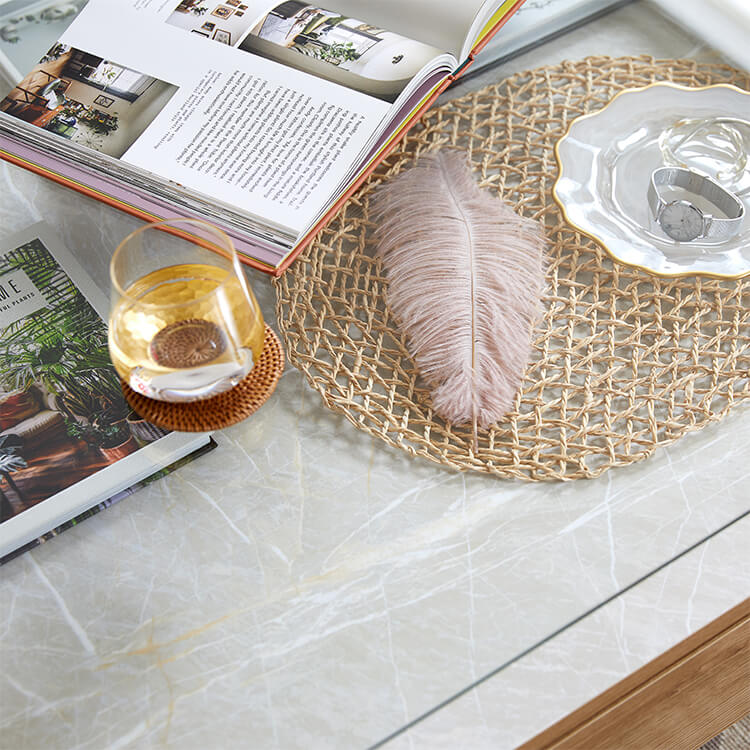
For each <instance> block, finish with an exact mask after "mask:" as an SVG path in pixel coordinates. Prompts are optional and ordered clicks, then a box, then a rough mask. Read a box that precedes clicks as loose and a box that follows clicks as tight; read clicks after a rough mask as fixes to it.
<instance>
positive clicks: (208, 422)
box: [120, 326, 284, 432]
mask: <svg viewBox="0 0 750 750" xmlns="http://www.w3.org/2000/svg"><path fill="white" fill-rule="evenodd" d="M282 372H284V350H283V349H282V348H281V342H280V341H279V338H278V336H277V335H276V334H275V333H274V332H273V331H272V330H271V329H270V328H269V327H268V326H266V331H265V337H264V339H263V351H262V352H261V354H260V359H259V360H258V361H257V362H256V363H255V365H254V367H253V369H252V370H250V372H249V373H248V374H247V376H246V377H245V378H244V379H243V380H241V381H240V382H239V383H238V384H237V385H236V386H235V387H234V388H232V390H230V391H226V392H225V393H220V394H219V395H218V396H214V397H213V398H209V399H206V400H205V401H193V402H191V403H187V404H173V403H169V402H167V401H156V400H155V399H153V398H147V397H146V396H144V395H143V394H141V393H136V392H135V391H134V390H132V389H131V388H130V386H128V385H127V384H126V383H125V382H124V381H122V380H121V381H120V387H121V388H122V392H123V395H124V396H125V400H126V401H127V402H128V403H129V404H130V407H131V408H132V409H133V410H134V411H135V412H137V413H138V414H140V415H141V416H142V417H143V418H144V419H147V420H148V421H149V422H151V423H152V424H155V425H157V427H162V428H164V429H166V430H178V431H180V432H210V431H212V430H221V429H222V428H224V427H229V426H230V425H233V424H236V423H237V422H241V421H242V420H243V419H246V418H247V417H249V416H250V415H251V414H253V412H256V411H257V410H258V409H260V407H261V406H263V404H265V403H266V401H267V400H268V397H269V396H270V395H271V394H272V393H273V391H274V389H275V388H276V383H278V382H279V378H280V377H281V373H282Z"/></svg>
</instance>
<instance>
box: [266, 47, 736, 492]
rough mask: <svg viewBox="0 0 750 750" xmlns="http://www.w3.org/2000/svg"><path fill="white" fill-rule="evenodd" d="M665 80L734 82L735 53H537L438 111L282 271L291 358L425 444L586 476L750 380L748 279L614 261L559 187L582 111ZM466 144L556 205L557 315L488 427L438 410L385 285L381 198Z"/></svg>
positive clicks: (551, 232) (411, 443)
mask: <svg viewBox="0 0 750 750" xmlns="http://www.w3.org/2000/svg"><path fill="white" fill-rule="evenodd" d="M656 81H673V82H675V83H677V84H682V85H684V86H706V85H710V84H716V83H731V84H734V85H735V86H738V87H741V88H744V89H750V74H747V73H742V72H740V71H737V70H734V69H732V68H730V67H728V66H724V65H708V64H701V63H696V62H693V61H689V60H658V61H657V60H654V59H653V58H649V57H639V58H616V59H615V58H609V57H591V58H587V59H585V60H582V61H579V62H565V63H562V64H560V65H556V66H549V67H544V68H538V69H536V70H531V71H527V72H524V73H520V74H518V75H515V76H513V77H511V78H509V79H506V80H505V81H503V82H502V83H500V84H497V85H495V86H490V87H488V88H485V89H482V90H481V91H477V92H475V93H472V94H469V95H467V96H464V97H462V98H460V99H456V100H453V101H450V102H448V103H447V104H445V105H444V106H441V107H438V108H435V109H432V110H430V111H428V112H427V114H426V115H425V117H424V118H423V120H422V122H421V123H420V124H419V125H418V126H415V127H414V128H412V130H410V131H409V132H408V133H407V135H406V137H405V138H404V140H403V141H402V142H401V143H400V144H399V145H398V146H397V147H396V148H395V149H394V151H393V152H392V153H391V154H390V155H389V156H388V158H387V159H385V160H384V161H383V163H382V164H381V165H379V167H378V169H377V170H376V171H375V172H374V174H373V175H372V176H371V177H370V179H369V180H368V182H366V183H365V184H364V185H363V186H362V188H361V189H360V190H359V191H358V192H357V193H356V195H355V196H353V197H352V198H351V199H350V200H349V201H348V202H347V204H346V205H345V206H344V207H343V208H342V210H341V211H340V212H339V214H338V215H337V216H336V217H335V218H334V219H333V221H331V222H330V224H329V225H328V226H327V227H326V228H325V229H324V230H323V231H321V232H320V233H319V234H318V236H317V238H316V240H315V241H314V242H313V243H312V244H311V245H310V247H308V248H307V249H306V250H305V251H304V252H303V253H302V254H301V255H300V257H299V258H298V259H297V260H296V262H295V263H294V264H293V265H292V267H291V268H290V269H289V270H288V271H287V272H286V273H285V274H284V275H283V276H282V277H281V278H280V279H277V280H275V282H274V283H275V287H276V294H277V312H278V321H279V327H280V332H281V335H282V337H283V339H284V342H285V345H286V349H287V356H288V357H289V361H290V362H291V363H292V364H294V365H295V366H296V367H298V368H299V369H300V370H301V371H302V372H303V373H304V374H305V376H306V378H307V380H308V381H309V383H310V385H311V386H312V387H313V388H314V389H316V390H317V391H318V392H319V393H320V395H321V397H322V398H323V401H324V403H325V404H326V406H328V407H329V408H330V409H332V410H334V411H337V412H340V413H341V414H343V415H344V416H345V417H346V418H347V419H348V420H349V421H350V422H352V424H354V425H355V426H357V427H358V428H360V429H362V430H364V431H365V432H367V433H369V434H370V435H372V436H374V437H376V438H378V439H380V440H383V441H385V442H386V443H388V444H390V445H392V446H396V447H398V448H401V449H402V450H405V451H407V452H408V453H409V454H410V455H413V456H422V457H424V458H427V459H429V460H431V461H435V462H437V463H439V464H442V465H444V466H450V467H454V468H457V469H471V470H476V471H480V472H485V473H489V474H493V475H495V476H499V477H507V478H521V479H530V480H538V479H576V478H582V477H595V476H598V475H599V474H601V473H602V472H603V471H605V470H606V469H608V468H610V467H612V466H624V465H626V464H629V463H632V462H633V461H637V460H640V459H643V458H645V457H646V456H649V455H650V454H651V453H652V452H653V451H654V450H655V449H656V448H657V447H658V446H660V445H667V444H668V443H671V442H673V441H674V440H677V439H678V438H679V437H681V436H682V435H684V434H686V433H687V432H690V431H692V430H696V429H699V428H700V427H703V426H704V425H706V424H708V423H710V422H712V421H715V420H717V419H720V418H721V417H722V416H724V415H725V414H726V413H727V412H728V411H729V409H730V408H731V407H732V406H733V405H735V404H737V403H738V402H740V401H742V400H746V399H748V398H750V385H749V383H748V370H749V369H750V279H745V280H740V281H726V280H725V281H722V280H717V279H706V278H697V277H688V278H681V279H663V278H658V277H656V276H651V275H647V274H646V273H644V272H642V271H639V270H638V269H635V268H630V267H627V266H623V265H619V264H616V263H614V262H613V261H612V260H611V259H610V257H609V256H608V255H607V253H606V252H605V251H604V250H603V249H602V248H601V247H600V246H599V245H598V244H597V243H596V242H595V241H594V240H591V239H589V238H588V237H585V236H584V235H582V234H581V233H580V232H578V231H576V230H575V229H574V228H573V227H571V226H569V225H568V224H567V223H566V222H565V220H564V217H563V216H562V214H561V212H560V209H559V208H558V206H557V205H556V204H555V202H554V200H553V199H552V196H551V188H552V185H553V184H554V182H555V179H556V176H557V166H556V161H555V156H554V145H555V143H556V141H557V140H558V139H559V138H560V137H561V136H562V135H563V134H564V133H565V131H566V130H567V128H568V125H569V123H570V122H571V120H573V119H574V118H575V117H578V116H579V115H581V114H584V113H586V112H592V111H596V110H598V109H601V108H602V107H603V106H605V105H606V104H607V103H608V102H609V101H610V100H611V99H612V97H613V96H614V95H615V94H616V93H617V92H619V91H622V90H623V89H625V88H634V87H639V86H645V85H647V84H649V83H653V82H656ZM441 148H456V149H461V150H463V151H465V152H466V153H468V154H469V156H470V158H471V160H472V162H473V166H474V173H475V176H476V178H477V180H478V181H479V184H480V185H481V186H482V187H483V188H486V189H488V190H491V191H494V192H496V193H497V194H498V195H500V196H501V197H502V198H504V199H505V200H506V201H508V202H509V203H510V204H511V205H512V206H513V207H514V208H515V209H516V210H517V211H518V212H519V213H521V214H522V215H524V216H528V217H531V218H534V219H538V220H539V221H541V222H542V223H543V225H544V227H545V232H546V235H547V238H548V241H549V248H548V255H549V271H548V275H547V289H546V291H545V295H544V299H543V303H544V309H545V313H544V317H543V319H542V321H541V322H540V324H539V325H538V327H537V328H536V330H535V331H534V351H533V354H532V358H531V362H530V364H529V367H528V368H527V371H526V374H525V378H524V381H523V383H522V386H521V390H520V392H519V393H518V395H517V398H516V403H515V408H514V409H513V411H512V412H511V413H510V414H508V415H507V417H506V419H505V420H504V421H503V422H502V423H500V424H498V425H497V426H496V427H495V428H493V429H490V430H488V431H486V432H483V433H481V434H480V436H479V445H478V449H477V450H476V451H474V450H473V447H472V436H471V430H470V428H469V427H465V426H456V425H452V424H450V423H447V422H446V421H445V420H443V419H441V418H440V417H438V416H437V415H435V414H434V413H433V411H432V404H431V401H430V394H429V391H428V389H427V388H426V386H425V385H424V383H423V382H422V381H421V379H420V378H419V373H418V372H417V370H416V368H415V367H414V364H413V362H412V360H411V358H410V357H409V354H408V352H407V350H406V346H405V341H404V337H403V336H402V335H401V333H400V332H399V330H398V327H397V325H396V323H395V321H394V320H393V318H392V316H391V313H390V311H389V310H388V309H387V307H386V306H385V304H384V302H383V289H384V287H385V285H386V284H387V281H386V279H385V278H384V275H383V272H382V269H381V264H380V261H379V260H378V259H377V258H375V257H374V254H373V242H372V229H373V227H374V224H373V221H372V219H371V218H370V216H369V199H370V196H371V194H372V191H373V189H374V188H375V187H376V186H377V185H378V184H379V183H380V182H382V181H384V180H387V179H388V177H390V176H392V175H395V174H398V173H399V172H401V171H402V170H404V169H407V168H408V167H410V166H411V165H412V164H413V162H414V160H415V158H416V157H417V156H418V155H419V154H420V153H422V152H424V151H430V150H433V149H441Z"/></svg>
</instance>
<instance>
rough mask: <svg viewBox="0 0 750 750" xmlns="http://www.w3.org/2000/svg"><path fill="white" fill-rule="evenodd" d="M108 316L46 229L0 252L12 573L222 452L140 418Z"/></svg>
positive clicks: (0, 389)
mask: <svg viewBox="0 0 750 750" xmlns="http://www.w3.org/2000/svg"><path fill="white" fill-rule="evenodd" d="M106 311H107V301H106V298H105V297H104V295H103V294H102V293H101V292H100V291H99V290H98V289H97V288H96V286H95V285H94V284H93V282H92V281H91V280H90V279H89V278H88V276H87V275H86V273H85V272H84V271H83V269H82V268H81V266H80V265H79V264H78V263H77V262H76V261H75V259H74V258H73V257H72V256H71V255H70V254H69V253H68V252H67V251H66V250H65V249H64V248H63V247H61V246H60V245H59V243H58V242H56V241H55V239H54V238H53V236H52V233H51V232H50V231H49V230H48V229H47V228H46V227H45V226H44V225H39V224H38V225H35V226H33V227H31V228H29V229H28V230H26V231H24V232H22V233H20V234H17V235H14V236H13V237H10V238H9V239H8V240H5V241H4V242H3V243H2V245H1V246H0V563H1V562H4V561H5V560H6V559H9V558H10V557H12V556H14V553H15V551H17V550H19V549H28V548H29V547H30V546H33V544H34V543H35V542H36V541H38V540H40V538H43V536H44V535H47V534H48V533H49V532H51V531H52V530H55V532H58V531H59V530H62V529H63V528H67V525H70V523H69V522H70V521H71V520H73V519H80V517H81V514H82V513H84V512H86V511H89V510H90V509H93V508H95V507H96V506H98V505H101V506H102V507H106V504H111V503H112V502H114V501H115V500H117V499H119V498H120V497H123V496H124V495H125V494H128V492H127V491H128V489H129V488H133V487H134V486H138V485H139V483H143V482H144V481H146V480H147V479H148V478H149V477H152V476H154V475H155V474H159V473H160V472H162V471H163V470H164V469H165V468H166V467H170V466H173V464H174V462H176V461H179V460H180V459H182V458H184V457H186V456H195V455H197V453H200V452H203V450H205V447H206V446H207V445H208V444H209V443H210V436H209V435H208V434H203V433H196V434H188V433H177V432H167V431H165V430H162V429H160V428H158V427H156V426H155V425H152V424H150V423H148V422H146V421H145V420H143V419H142V418H140V417H139V416H138V415H137V414H135V413H134V412H131V411H130V409H129V407H128V405H127V402H126V401H125V399H124V398H123V395H122V391H121V390H120V384H119V380H118V378H117V374H116V373H115V370H114V367H113V366H112V363H111V361H110V359H109V354H108V350H107V325H106V323H105V321H104V320H103V319H102V316H103V315H106ZM107 501H109V502H107Z"/></svg>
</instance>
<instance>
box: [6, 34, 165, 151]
mask: <svg viewBox="0 0 750 750" xmlns="http://www.w3.org/2000/svg"><path fill="white" fill-rule="evenodd" d="M176 91H177V86H174V85H172V84H170V83H167V82H166V81H160V80H158V79H157V78H152V77H151V76H148V75H145V74H143V73H141V72H139V71H136V70H130V69H129V68H125V67H123V66H121V65H118V64H117V63H116V62H113V61H111V60H105V59H103V58H101V57H97V56H96V55H92V54H89V53H88V52H84V51H83V50H79V49H75V48H73V47H69V46H66V45H64V44H56V45H55V46H54V47H52V49H50V50H49V52H48V53H47V54H46V55H45V56H44V57H43V58H42V60H41V61H40V62H39V64H38V65H36V66H35V67H34V68H33V69H32V70H31V72H30V73H29V74H28V75H27V76H26V77H25V78H24V79H23V80H22V81H21V82H20V83H19V84H18V86H16V87H15V88H14V89H13V90H12V91H11V92H10V93H9V94H8V96H7V97H6V98H5V99H4V100H3V101H2V102H0V111H2V112H5V113H7V114H9V115H13V116H14V117H17V118H18V119H19V120H24V121H25V122H28V123H31V124H32V125H36V126H37V127H39V128H43V129H44V130H46V131H48V132H50V133H55V134H56V135H58V136H60V137H62V138H67V139H68V140H70V141H72V142H74V143H77V144H79V145H82V146H87V147H89V148H93V149H95V150H96V151H101V152H102V153H104V154H108V155H109V156H114V157H120V156H122V155H123V154H124V153H125V152H126V151H127V150H128V148H129V147H130V146H131V145H132V143H133V142H134V141H135V140H136V138H138V136H140V135H141V133H143V131H144V130H145V129H146V128H147V127H148V126H149V125H150V124H151V122H152V121H153V120H154V118H155V117H156V116H157V115H158V114H159V112H161V110H162V109H163V108H164V106H165V104H166V103H167V102H168V101H169V99H170V98H171V97H172V96H173V95H174V93H175V92H176Z"/></svg>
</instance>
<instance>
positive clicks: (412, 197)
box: [371, 152, 544, 443]
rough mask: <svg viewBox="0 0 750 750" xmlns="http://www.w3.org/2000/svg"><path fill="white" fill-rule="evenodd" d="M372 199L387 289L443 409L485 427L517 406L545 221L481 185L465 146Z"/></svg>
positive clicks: (436, 157) (425, 161)
mask: <svg viewBox="0 0 750 750" xmlns="http://www.w3.org/2000/svg"><path fill="white" fill-rule="evenodd" d="M371 206H372V207H373V208H374V212H375V216H376V217H377V220H378V221H379V226H378V228H377V230H376V239H377V244H378V247H377V252H378V253H379V254H381V255H382V257H383V266H384V268H385V271H386V275H387V278H388V289H387V292H386V299H387V302H388V305H389V307H390V309H391V311H392V312H393V314H394V315H395V317H396V319H397V320H398V321H399V323H400V325H401V328H402V330H403V331H404V333H405V334H406V337H407V346H408V349H409V353H410V354H411V356H412V358H413V359H414V362H415V363H416V365H417V368H418V369H419V371H420V372H421V374H422V376H423V377H424V379H425V381H426V382H427V383H428V385H429V386H430V388H431V390H432V402H433V407H434V409H435V411H436V412H437V413H438V414H440V415H441V416H442V417H444V418H445V419H446V420H449V421H450V422H453V423H455V424H464V423H468V422H470V423H471V424H472V425H473V428H474V436H475V443H476V430H477V425H479V426H480V427H481V428H487V427H489V426H490V425H492V424H494V423H496V422H498V421H499V420H500V419H501V418H502V416H503V415H504V414H505V413H506V412H507V411H509V410H510V409H511V407H512V406H513V401H514V397H515V394H516V391H517V390H518V388H519V386H520V383H521V379H522V377H523V373H524V370H525V368H526V365H527V363H528V359H529V354H530V350H531V329H532V327H533V324H534V321H535V320H536V318H537V315H538V313H539V309H540V296H541V292H542V287H543V284H544V260H543V257H544V236H543V234H542V230H541V227H540V225H539V224H538V223H537V222H535V221H532V220H530V219H525V218H523V217H521V216H519V215H518V214H517V213H515V212H514V211H513V209H511V208H510V207H509V206H508V205H507V204H506V203H504V202H503V201H502V200H500V199H499V198H497V197H495V196H493V195H491V194H490V193H489V192H487V191H484V190H481V189H480V188H479V187H478V186H477V184H476V182H475V181H474V178H473V176H472V173H471V169H470V167H469V165H468V162H467V158H466V156H465V155H462V154H459V153H457V152H438V153H437V154H432V155H426V156H423V157H422V158H421V159H420V160H419V162H418V163H417V165H416V166H415V167H413V168H411V169H409V170H407V171H405V172H403V173H401V174H400V175H398V176H397V177H395V178H393V179H391V180H388V181H386V182H385V183H383V185H381V186H380V187H379V188H378V189H377V191H376V192H375V195H374V196H373V202H372V203H371Z"/></svg>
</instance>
